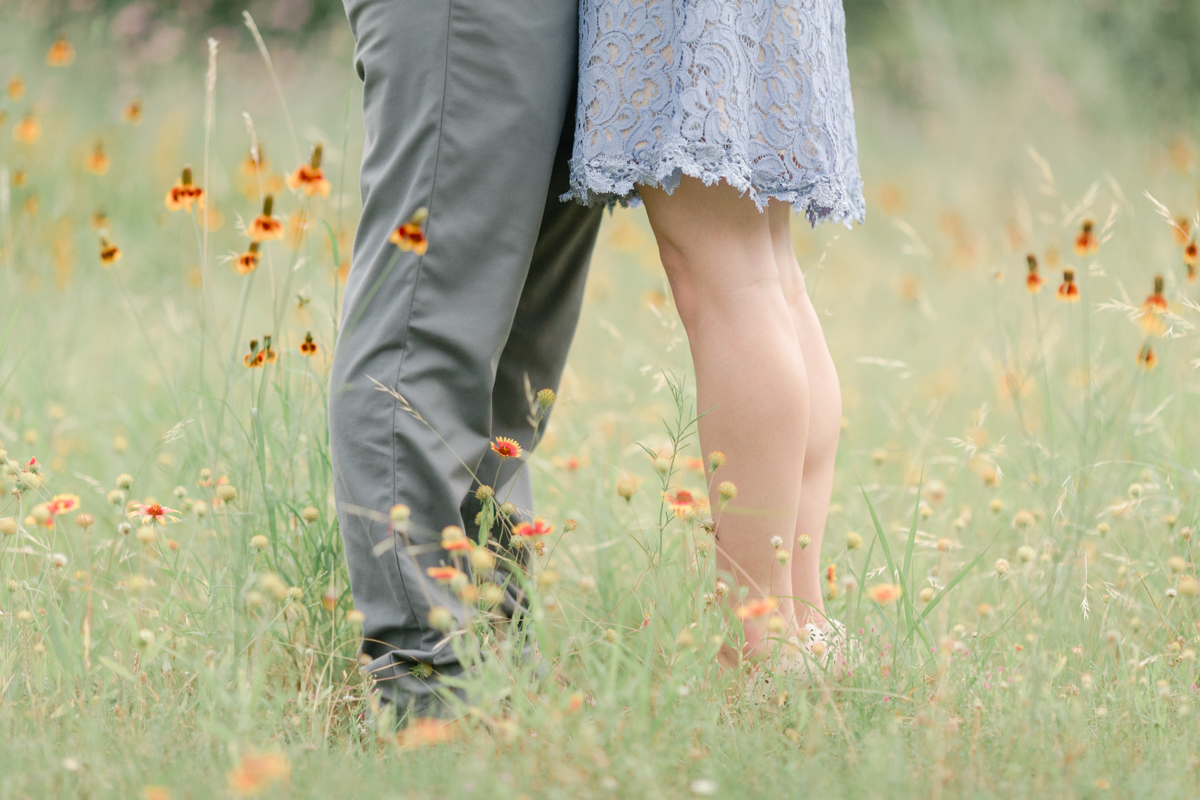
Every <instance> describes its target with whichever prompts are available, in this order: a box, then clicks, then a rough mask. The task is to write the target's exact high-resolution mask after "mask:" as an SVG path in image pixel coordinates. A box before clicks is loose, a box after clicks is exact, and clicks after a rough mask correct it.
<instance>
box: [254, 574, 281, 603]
mask: <svg viewBox="0 0 1200 800" xmlns="http://www.w3.org/2000/svg"><path fill="white" fill-rule="evenodd" d="M258 588H260V589H262V590H263V591H264V592H266V593H267V594H269V595H271V596H272V597H274V598H275V599H276V600H284V599H286V598H287V596H288V585H287V584H286V583H284V582H283V578H281V577H279V576H278V575H276V574H275V573H274V572H265V573H263V574H262V575H261V576H260V577H259V579H258Z"/></svg>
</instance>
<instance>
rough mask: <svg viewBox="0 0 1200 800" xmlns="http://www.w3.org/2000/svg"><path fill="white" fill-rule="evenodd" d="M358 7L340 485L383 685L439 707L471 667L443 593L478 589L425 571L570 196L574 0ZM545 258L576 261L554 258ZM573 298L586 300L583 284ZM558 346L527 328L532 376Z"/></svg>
mask: <svg viewBox="0 0 1200 800" xmlns="http://www.w3.org/2000/svg"><path fill="white" fill-rule="evenodd" d="M346 8H347V14H348V17H349V19H350V23H351V28H352V29H353V32H354V34H355V40H356V53H355V59H356V67H357V69H358V72H359V74H360V76H361V77H362V78H363V80H364V91H363V113H364V120H365V127H366V142H365V149H364V155H363V168H362V193H363V214H362V218H361V220H360V223H359V231H358V234H357V237H356V240H355V252H354V266H353V268H352V269H351V271H350V277H349V280H348V283H347V287H346V298H345V305H344V308H343V314H342V320H343V326H342V331H341V334H340V337H339V342H338V346H337V350H336V353H335V356H334V363H333V375H332V380H331V397H330V435H331V441H332V446H333V465H334V481H335V483H334V490H335V494H336V498H337V502H338V518H339V522H340V525H341V529H342V535H343V539H344V542H345V546H346V557H347V561H348V563H349V567H350V580H351V588H352V590H353V594H354V601H355V605H356V607H357V608H358V609H359V610H360V611H362V612H363V614H364V615H365V617H366V621H365V623H364V626H363V634H364V642H363V652H364V654H366V655H367V656H368V657H370V658H371V659H373V660H372V662H371V663H370V664H369V665H368V669H369V670H370V671H371V672H372V674H373V675H374V676H375V677H376V679H377V680H378V681H379V684H378V685H379V688H380V691H381V693H382V695H383V696H384V698H385V699H387V700H390V701H391V702H394V703H396V704H397V705H398V706H404V707H407V706H412V707H414V708H415V710H416V711H417V712H418V713H438V712H439V708H438V707H437V704H436V702H433V695H432V694H431V693H432V692H433V690H434V689H435V688H436V687H437V675H438V674H454V673H456V672H457V671H458V670H459V667H458V664H457V661H456V658H455V655H454V653H453V652H452V650H451V648H450V647H449V646H448V645H446V644H444V643H443V639H444V634H443V633H442V632H440V631H438V630H435V629H433V628H432V626H431V625H430V624H429V620H428V617H429V612H430V610H431V608H432V607H434V606H441V607H445V608H447V609H449V610H450V611H451V612H452V613H453V614H454V616H455V617H456V618H457V619H458V620H459V621H460V622H461V621H463V620H465V619H466V618H467V616H468V615H469V614H470V609H468V608H466V607H464V606H463V604H462V603H460V602H459V601H458V599H457V598H456V597H455V596H454V595H453V594H452V593H450V591H449V590H448V589H447V588H445V587H442V586H437V585H433V584H431V582H430V581H428V580H426V579H425V575H424V573H425V569H426V568H427V567H429V566H432V565H434V564H437V563H440V562H442V561H443V560H444V559H445V555H444V553H442V552H441V551H440V549H438V548H437V547H436V543H437V541H438V536H439V532H440V531H441V529H442V528H443V527H445V526H447V525H459V526H464V527H466V524H465V523H468V522H471V521H473V520H472V519H468V520H464V519H463V516H462V511H463V506H464V498H466V497H467V496H468V494H469V492H470V491H471V490H472V485H473V478H472V472H473V471H475V472H476V474H478V472H477V467H478V466H479V464H480V461H481V460H482V459H483V457H484V454H485V453H487V452H488V441H489V439H490V437H491V436H492V429H493V420H492V415H493V389H494V387H495V386H496V385H497V380H498V369H499V367H500V365H501V363H506V354H507V353H508V350H507V349H506V344H507V343H508V342H509V339H510V332H511V331H512V329H513V327H514V316H515V315H516V313H517V309H518V305H519V304H521V303H522V298H523V296H524V292H525V291H526V290H527V277H529V274H530V265H531V262H533V261H534V257H535V253H540V252H541V247H542V245H541V244H539V241H540V240H539V237H540V236H542V237H544V236H545V234H546V230H545V222H546V221H549V220H552V219H556V218H559V216H560V213H561V212H559V211H558V210H557V209H556V210H555V212H554V213H544V211H545V210H546V206H547V196H548V191H549V190H550V188H551V182H552V180H551V179H552V176H553V173H554V170H555V167H554V165H555V162H556V154H557V152H558V149H559V144H560V139H561V137H562V132H563V128H564V124H565V122H566V119H567V115H568V112H569V111H570V110H571V109H570V102H571V95H572V91H571V90H572V87H573V85H574V81H575V74H576V61H575V59H576V46H577V45H576V38H577V31H576V8H575V3H574V2H572V0H504V2H496V0H346ZM421 206H424V207H427V208H428V210H429V217H428V220H427V222H426V234H427V236H428V238H429V242H430V245H429V250H428V252H427V253H426V254H424V255H423V256H417V255H416V254H414V253H404V254H402V255H401V256H400V258H399V260H397V261H395V262H394V264H392V263H391V262H392V259H393V256H394V254H395V250H394V248H393V247H392V246H391V245H390V244H388V242H387V238H388V235H389V233H390V232H391V230H392V229H393V228H394V227H395V226H396V225H397V224H399V223H400V222H403V221H405V220H406V219H407V218H408V217H409V216H410V215H411V214H412V213H413V211H415V210H416V209H417V208H418V207H421ZM562 219H563V220H567V221H566V222H564V223H563V224H564V225H569V224H572V223H571V222H570V221H569V219H570V217H569V215H567V216H562ZM559 238H563V239H570V238H571V237H563V236H562V235H561V234H560V235H559ZM564 246H566V245H565V244H564ZM567 249H568V250H569V251H570V253H571V255H570V256H569V257H567V258H566V260H565V261H561V266H560V271H561V272H562V273H563V275H564V276H565V275H566V274H567V273H573V274H574V275H576V279H577V280H582V277H581V276H582V273H583V271H584V268H585V265H586V260H587V257H588V250H589V249H590V247H581V246H578V245H576V246H573V247H568V248H567ZM547 260H549V261H560V259H559V258H558V257H555V258H554V259H546V258H542V259H541V260H540V261H539V263H542V262H546V261H547ZM389 264H391V266H390V268H389ZM564 280H566V278H565V277H564ZM567 282H568V283H569V282H570V281H567ZM563 302H566V303H567V304H568V305H572V304H573V306H574V308H575V309H576V310H577V308H578V302H577V300H576V299H574V296H568V297H566V298H565V300H564V301H563ZM543 310H548V313H549V315H550V316H551V317H553V318H555V319H559V320H560V321H559V324H558V325H557V326H556V327H557V329H558V333H559V334H561V335H562V336H564V337H565V338H566V339H569V336H570V331H569V330H566V328H567V327H569V328H571V329H573V327H574V318H575V313H576V311H568V312H562V311H561V309H559V308H558V303H557V302H550V303H548V304H547V305H546V307H545V308H544V309H543ZM568 318H569V326H568V325H567V320H568ZM559 348H561V349H562V351H563V352H564V353H565V344H560V345H559V346H558V347H557V348H556V347H551V348H538V347H533V348H530V347H522V348H518V349H519V350H520V351H521V353H522V358H523V359H524V360H525V361H527V362H528V367H529V368H530V371H531V380H532V379H533V378H534V374H533V373H534V372H535V370H534V369H533V362H535V361H538V359H539V356H538V355H536V354H537V353H540V352H547V353H549V354H550V356H551V358H552V359H553V357H554V354H555V353H557V352H558V349H559ZM514 358H515V356H514ZM559 370H561V364H558V366H557V367H554V368H553V369H552V372H553V378H554V382H555V383H557V374H558V371H559ZM371 379H374V380H377V381H379V382H380V383H381V384H383V385H384V386H386V387H389V388H391V389H393V390H394V391H396V392H398V393H399V394H400V395H402V396H403V397H404V398H405V399H406V400H407V401H408V402H409V403H410V404H411V406H412V408H413V409H414V410H415V412H416V413H417V414H419V415H420V417H421V419H418V418H417V417H415V416H414V415H413V414H410V413H408V412H407V411H406V410H405V409H404V408H403V407H402V404H401V403H399V401H397V400H396V399H395V398H394V397H392V396H391V395H389V394H387V393H385V392H382V391H379V390H378V389H377V387H376V386H375V384H374V383H373V382H372V380H371ZM500 405H501V407H502V408H508V407H509V404H507V403H501V404H500ZM514 438H516V437H514ZM397 503H404V504H406V505H408V506H409V507H410V508H411V509H412V528H411V531H410V538H411V540H412V543H413V544H414V545H415V546H416V550H419V552H413V551H409V550H408V549H407V548H404V547H393V548H391V549H389V550H386V551H384V552H382V553H381V554H379V551H378V550H376V549H375V546H376V545H377V544H378V543H379V542H384V541H387V540H388V538H389V535H390V533H389V530H388V525H387V522H386V520H385V516H386V514H387V511H388V509H389V508H391V507H392V506H393V505H395V504H397ZM421 545H431V546H429V547H421ZM430 668H432V670H433V674H432V676H429V677H428V678H427V679H426V677H424V676H423V674H424V673H428V672H429V670H430Z"/></svg>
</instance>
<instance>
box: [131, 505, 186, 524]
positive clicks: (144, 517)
mask: <svg viewBox="0 0 1200 800" xmlns="http://www.w3.org/2000/svg"><path fill="white" fill-rule="evenodd" d="M178 513H179V512H178V511H176V510H175V509H173V508H165V507H163V506H162V505H160V504H159V503H135V504H134V510H133V511H131V512H130V513H129V518H130V519H135V518H137V517H141V523H142V524H143V525H166V524H167V523H168V522H178V521H179V517H176V516H172V515H173V514H178Z"/></svg>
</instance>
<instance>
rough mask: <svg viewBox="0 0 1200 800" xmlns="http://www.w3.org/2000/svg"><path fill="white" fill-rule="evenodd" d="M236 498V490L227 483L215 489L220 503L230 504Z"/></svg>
mask: <svg viewBox="0 0 1200 800" xmlns="http://www.w3.org/2000/svg"><path fill="white" fill-rule="evenodd" d="M237 496H238V490H237V488H236V487H234V486H232V485H230V484H228V483H222V484H221V485H220V486H218V487H217V499H218V500H220V501H221V502H222V503H232V502H234V501H235V500H237Z"/></svg>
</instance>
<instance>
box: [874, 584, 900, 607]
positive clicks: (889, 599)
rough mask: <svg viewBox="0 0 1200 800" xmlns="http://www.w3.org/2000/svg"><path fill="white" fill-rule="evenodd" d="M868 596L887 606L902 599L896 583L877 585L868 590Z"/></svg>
mask: <svg viewBox="0 0 1200 800" xmlns="http://www.w3.org/2000/svg"><path fill="white" fill-rule="evenodd" d="M867 596H868V597H870V598H871V599H872V600H874V601H875V602H876V603H878V604H879V605H881V606H886V605H888V604H890V603H894V602H896V600H898V599H899V598H900V587H899V586H897V585H896V584H894V583H877V584H875V585H874V586H871V587H868V588H867Z"/></svg>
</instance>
